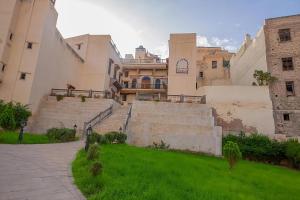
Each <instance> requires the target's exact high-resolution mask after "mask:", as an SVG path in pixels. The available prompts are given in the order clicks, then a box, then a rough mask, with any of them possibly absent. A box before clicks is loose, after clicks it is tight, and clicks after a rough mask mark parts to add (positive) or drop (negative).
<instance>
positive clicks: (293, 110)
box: [264, 15, 300, 136]
mask: <svg viewBox="0 0 300 200" xmlns="http://www.w3.org/2000/svg"><path fill="white" fill-rule="evenodd" d="M264 32H265V36H266V57H267V67H268V71H269V72H270V73H271V74H272V76H274V77H276V78H277V81H275V82H274V83H273V84H271V85H270V93H271V99H272V102H273V110H274V120H275V125H276V133H278V134H285V135H288V136H300V15H295V16H287V17H278V18H272V19H267V20H266V22H265V27H264Z"/></svg>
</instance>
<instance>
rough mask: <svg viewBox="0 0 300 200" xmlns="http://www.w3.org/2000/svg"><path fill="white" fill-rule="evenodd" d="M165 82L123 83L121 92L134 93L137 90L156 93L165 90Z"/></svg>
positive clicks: (166, 87)
mask: <svg viewBox="0 0 300 200" xmlns="http://www.w3.org/2000/svg"><path fill="white" fill-rule="evenodd" d="M167 89H168V86H167V84H123V89H122V90H121V93H135V92H139V91H143V92H149V93H156V92H163V93H164V92H167Z"/></svg>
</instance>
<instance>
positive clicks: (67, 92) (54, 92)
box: [50, 88, 105, 98]
mask: <svg viewBox="0 0 300 200" xmlns="http://www.w3.org/2000/svg"><path fill="white" fill-rule="evenodd" d="M76 93H77V94H79V95H78V96H86V97H87V98H92V97H95V96H97V95H99V96H104V95H105V92H103V91H95V90H71V89H55V88H54V89H51V93H50V96H57V95H63V96H67V97H73V96H76V95H75V94H76Z"/></svg>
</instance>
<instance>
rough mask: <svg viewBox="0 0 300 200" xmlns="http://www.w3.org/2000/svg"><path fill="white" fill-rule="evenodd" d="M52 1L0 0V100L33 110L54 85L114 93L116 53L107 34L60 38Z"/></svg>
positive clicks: (117, 82) (117, 68) (116, 88)
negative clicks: (19, 103)
mask: <svg viewBox="0 0 300 200" xmlns="http://www.w3.org/2000/svg"><path fill="white" fill-rule="evenodd" d="M54 4H55V1H53V0H28V1H21V0H11V1H4V0H2V1H0V7H1V10H0V24H1V26H0V27H1V29H0V65H1V66H0V68H1V71H0V99H3V100H5V101H15V102H21V103H23V104H26V105H29V106H30V109H31V110H32V112H33V113H35V112H36V111H37V110H38V107H39V104H40V101H41V99H42V98H43V97H45V96H47V95H49V94H50V93H51V90H52V89H53V88H58V89H63V88H65V89H66V88H67V87H68V86H71V87H72V88H74V89H77V90H95V91H100V92H102V93H107V95H108V96H111V97H114V96H119V90H120V86H121V84H120V80H121V75H122V72H121V71H122V69H121V56H120V53H119V52H118V51H117V48H116V46H115V45H114V43H113V42H112V40H111V37H110V36H105V35H104V36H91V35H84V36H79V37H76V38H70V39H68V40H65V39H64V38H63V37H62V36H61V34H60V33H59V31H58V30H57V28H56V22H57V17H58V14H57V12H56V10H55V8H54ZM76 42H79V43H80V44H82V46H80V47H79V46H78V44H79V43H76Z"/></svg>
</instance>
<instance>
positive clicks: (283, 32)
mask: <svg viewBox="0 0 300 200" xmlns="http://www.w3.org/2000/svg"><path fill="white" fill-rule="evenodd" d="M278 35H279V40H280V42H286V41H290V40H291V30H290V29H288V28H287V29H280V30H279V31H278Z"/></svg>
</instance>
